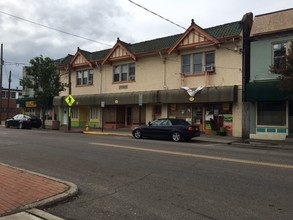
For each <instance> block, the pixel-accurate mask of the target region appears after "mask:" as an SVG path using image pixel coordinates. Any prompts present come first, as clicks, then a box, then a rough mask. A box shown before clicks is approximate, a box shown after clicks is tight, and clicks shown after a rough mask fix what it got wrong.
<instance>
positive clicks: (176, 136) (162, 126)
mask: <svg viewBox="0 0 293 220" xmlns="http://www.w3.org/2000/svg"><path fill="white" fill-rule="evenodd" d="M132 135H133V137H134V138H137V139H139V138H143V137H148V138H155V139H171V140H173V141H176V142H178V141H182V140H186V141H188V140H190V139H191V138H193V137H198V136H200V130H199V127H198V126H192V125H190V124H189V123H188V122H187V121H185V120H183V119H173V118H161V119H157V120H155V121H153V122H149V124H148V125H142V126H139V127H137V128H134V129H133V131H132Z"/></svg>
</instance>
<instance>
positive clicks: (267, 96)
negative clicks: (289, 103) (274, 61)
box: [245, 80, 293, 102]
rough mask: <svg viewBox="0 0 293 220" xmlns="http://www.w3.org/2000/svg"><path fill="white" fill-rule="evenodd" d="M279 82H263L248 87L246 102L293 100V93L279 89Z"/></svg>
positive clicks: (250, 84)
mask: <svg viewBox="0 0 293 220" xmlns="http://www.w3.org/2000/svg"><path fill="white" fill-rule="evenodd" d="M278 83H279V81H276V80H274V81H267V82H265V81H261V82H253V83H249V84H247V85H246V90H245V100H246V101H251V102H254V101H282V100H289V99H292V98H293V92H288V91H283V90H281V89H280V88H279V85H278Z"/></svg>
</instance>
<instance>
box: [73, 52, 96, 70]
mask: <svg viewBox="0 0 293 220" xmlns="http://www.w3.org/2000/svg"><path fill="white" fill-rule="evenodd" d="M91 56H92V55H91V53H90V52H88V51H85V50H81V49H79V47H78V48H77V52H76V53H75V55H74V57H73V59H72V60H71V66H72V67H73V68H78V67H93V64H92V63H91Z"/></svg>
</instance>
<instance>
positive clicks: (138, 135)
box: [133, 129, 142, 139]
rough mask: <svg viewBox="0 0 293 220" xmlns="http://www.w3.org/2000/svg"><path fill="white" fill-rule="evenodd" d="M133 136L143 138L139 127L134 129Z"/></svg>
mask: <svg viewBox="0 0 293 220" xmlns="http://www.w3.org/2000/svg"><path fill="white" fill-rule="evenodd" d="M133 137H135V138H136V139H140V138H142V132H141V130H139V129H136V130H134V131H133Z"/></svg>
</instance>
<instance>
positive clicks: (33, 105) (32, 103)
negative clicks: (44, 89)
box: [25, 101, 37, 108]
mask: <svg viewBox="0 0 293 220" xmlns="http://www.w3.org/2000/svg"><path fill="white" fill-rule="evenodd" d="M25 107H26V108H36V107H37V103H36V102H35V101H26V102H25Z"/></svg>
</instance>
